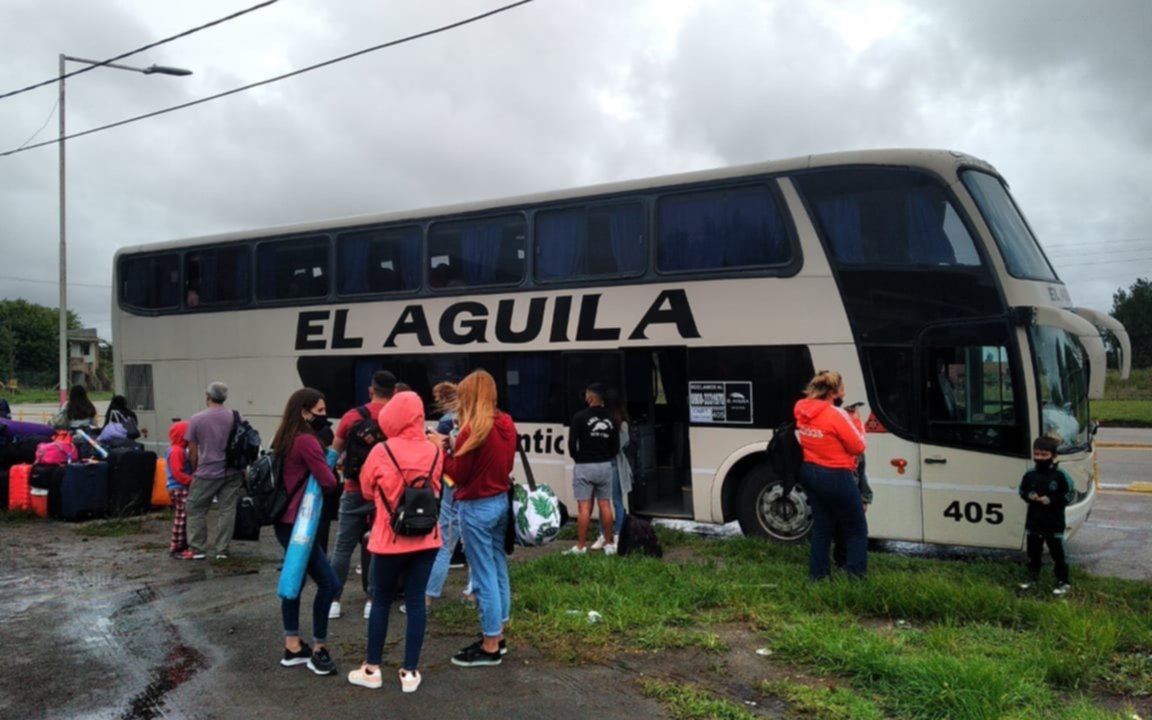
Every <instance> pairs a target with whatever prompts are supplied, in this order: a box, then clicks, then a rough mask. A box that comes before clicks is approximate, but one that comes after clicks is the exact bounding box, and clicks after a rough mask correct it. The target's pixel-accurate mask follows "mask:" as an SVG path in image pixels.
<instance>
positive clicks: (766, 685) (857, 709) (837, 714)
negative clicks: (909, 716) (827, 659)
mask: <svg viewBox="0 0 1152 720" xmlns="http://www.w3.org/2000/svg"><path fill="white" fill-rule="evenodd" d="M759 690H760V692H761V693H762V694H764V695H767V696H770V697H776V698H780V699H781V700H784V701H785V702H787V703H788V704H789V705H790V706H791V709H792V713H791V714H792V716H793V717H800V718H819V719H820V720H883V718H884V714H883V713H882V712H881V711H880V709H879V708H878V707H877V706H876V703H875V702H873V701H872V700H870V699H868V698H865V697H861V696H860V695H859V694H857V693H856V692H854V691H853V690H851V689H848V688H842V687H820V688H815V687H809V686H807V685H801V684H799V683H789V682H767V681H766V682H763V683H760V687H759Z"/></svg>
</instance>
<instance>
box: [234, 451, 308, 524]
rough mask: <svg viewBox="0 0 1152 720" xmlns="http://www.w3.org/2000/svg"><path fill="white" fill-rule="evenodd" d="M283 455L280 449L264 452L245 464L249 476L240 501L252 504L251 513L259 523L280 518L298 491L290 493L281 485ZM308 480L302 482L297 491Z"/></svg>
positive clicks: (242, 503)
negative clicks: (250, 462)
mask: <svg viewBox="0 0 1152 720" xmlns="http://www.w3.org/2000/svg"><path fill="white" fill-rule="evenodd" d="M283 470H284V458H283V456H281V455H280V454H279V453H265V454H263V455H261V456H260V457H258V458H256V461H255V462H253V463H252V464H251V465H250V466H248V476H247V477H246V478H245V480H244V490H245V492H244V495H245V497H244V498H243V499H241V501H240V503H241V505H243V506H249V505H250V506H251V508H252V510H251V511H250V512H251V514H252V516H253V517H254V518H255V520H256V521H257V522H258V523H259V524H260V525H271V524H273V523H275V522H276V521H277V520H279V519H280V516H281V515H283V514H284V511H285V510H287V509H288V504H289V503H290V502H291V501H292V499H293V497H295V495H296V494H297V493H293V494H292V496H291V497H290V496H289V495H288V491H287V490H286V489H285V488H284V478H283V475H282V474H281V473H282V472H283ZM306 484H307V483H305V482H301V483H300V485H299V487H298V488H297V491H299V490H300V488H303V487H304V486H305V485H306Z"/></svg>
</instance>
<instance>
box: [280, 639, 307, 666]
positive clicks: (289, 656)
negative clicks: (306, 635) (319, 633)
mask: <svg viewBox="0 0 1152 720" xmlns="http://www.w3.org/2000/svg"><path fill="white" fill-rule="evenodd" d="M311 657H312V648H311V647H309V645H308V643H306V642H304V641H303V640H301V641H300V649H299V650H298V651H296V652H292V651H291V650H289V649H288V648H284V657H282V658H280V664H281V665H283V666H284V667H295V666H297V665H303V664H304V663H306V662H308V660H309V659H310V658H311Z"/></svg>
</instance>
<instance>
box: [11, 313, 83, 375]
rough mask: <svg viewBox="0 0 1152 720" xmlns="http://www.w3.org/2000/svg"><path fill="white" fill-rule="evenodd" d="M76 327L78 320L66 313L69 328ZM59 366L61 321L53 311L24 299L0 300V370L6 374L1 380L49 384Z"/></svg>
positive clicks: (78, 326) (72, 314)
mask: <svg viewBox="0 0 1152 720" xmlns="http://www.w3.org/2000/svg"><path fill="white" fill-rule="evenodd" d="M79 328H80V318H79V317H77V315H76V313H74V312H72V311H71V310H69V311H68V329H70V330H76V329H79ZM13 365H14V367H13ZM59 367H60V319H59V315H58V314H57V311H56V308H49V307H44V306H42V305H34V304H32V303H30V302H27V301H26V300H0V368H3V369H4V371H5V373H6V374H5V376H4V378H3V379H7V378H10V377H15V378H18V379H19V380H20V382H21V383H22V384H26V385H32V384H40V385H51V384H54V383H55V381H56V377H57V374H58V372H57V371H58V368H59ZM49 379H51V382H48V380H49Z"/></svg>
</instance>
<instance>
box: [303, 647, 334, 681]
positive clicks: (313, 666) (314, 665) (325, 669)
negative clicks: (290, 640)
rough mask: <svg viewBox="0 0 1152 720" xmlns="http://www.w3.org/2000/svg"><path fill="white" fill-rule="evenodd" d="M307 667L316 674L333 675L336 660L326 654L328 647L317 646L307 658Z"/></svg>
mask: <svg viewBox="0 0 1152 720" xmlns="http://www.w3.org/2000/svg"><path fill="white" fill-rule="evenodd" d="M308 669H309V670H311V671H312V672H314V673H316V674H317V675H335V674H336V662H335V661H334V660H332V656H331V655H329V654H328V648H318V649H317V650H316V652H314V653H312V657H311V658H309V659H308Z"/></svg>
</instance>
